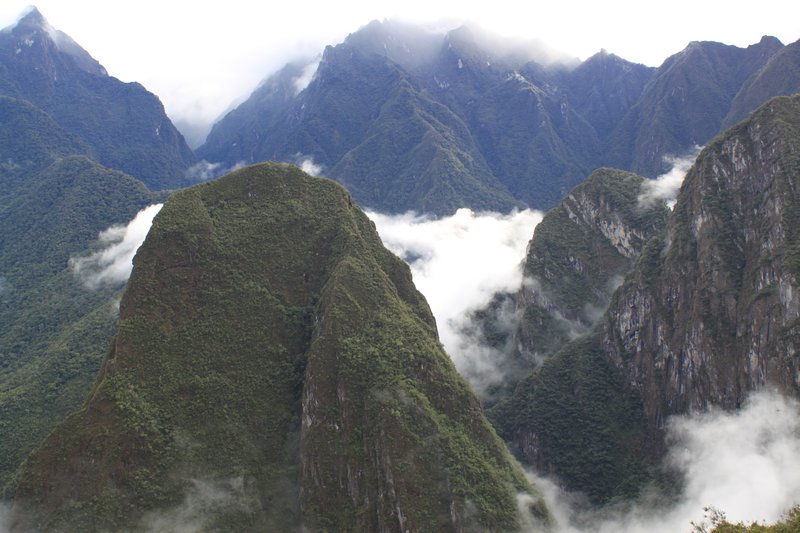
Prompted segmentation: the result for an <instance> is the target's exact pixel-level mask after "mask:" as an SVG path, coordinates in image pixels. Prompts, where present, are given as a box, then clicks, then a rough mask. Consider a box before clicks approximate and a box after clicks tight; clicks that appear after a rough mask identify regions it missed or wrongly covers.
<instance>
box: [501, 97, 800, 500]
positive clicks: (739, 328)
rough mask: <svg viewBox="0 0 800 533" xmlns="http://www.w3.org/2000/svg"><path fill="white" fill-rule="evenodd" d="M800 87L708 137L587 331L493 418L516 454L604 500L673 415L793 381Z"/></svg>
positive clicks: (651, 460) (647, 468) (798, 310)
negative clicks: (661, 221)
mask: <svg viewBox="0 0 800 533" xmlns="http://www.w3.org/2000/svg"><path fill="white" fill-rule="evenodd" d="M799 184H800V95H799V96H794V97H780V98H776V99H774V100H771V101H770V102H769V103H767V104H766V105H764V106H763V107H761V108H760V109H759V110H758V111H757V112H756V113H754V114H753V116H752V117H751V118H750V119H749V120H747V121H746V122H743V123H741V124H739V125H737V126H735V127H734V128H732V129H730V130H729V131H728V132H726V133H725V134H724V135H722V136H720V137H718V138H716V139H715V140H714V141H713V142H711V143H710V144H709V145H708V147H707V148H706V149H705V150H703V152H702V153H701V154H700V155H699V156H698V158H697V161H696V162H695V165H694V166H693V167H692V169H691V170H690V171H689V173H688V175H687V177H686V179H685V181H684V184H683V186H682V188H681V191H680V194H679V196H678V200H677V203H676V204H675V207H674V209H673V212H672V214H671V215H670V218H669V221H668V224H667V227H666V229H665V230H664V231H663V232H661V233H660V234H658V235H656V236H655V237H653V238H652V239H650V240H649V241H648V242H647V244H646V245H645V246H644V248H643V250H642V251H641V254H640V256H639V258H638V260H637V262H636V264H635V265H634V267H633V269H632V270H631V271H630V272H629V273H628V275H627V276H626V278H625V281H624V283H623V284H622V286H621V287H620V288H619V289H617V291H616V292H615V293H614V296H613V297H612V299H611V303H610V304H609V307H608V309H607V311H606V313H605V315H604V317H603V318H602V320H601V321H600V322H599V323H598V324H597V325H596V326H595V327H594V328H593V330H592V331H591V332H590V333H589V334H587V335H585V336H584V337H581V338H579V339H577V340H575V341H573V342H571V343H569V344H567V345H566V346H565V347H564V348H562V349H561V350H560V351H559V352H558V353H556V354H555V355H553V356H552V357H551V358H550V359H548V360H547V361H545V362H544V363H543V364H542V365H541V366H540V367H539V368H538V369H537V370H536V371H535V372H534V373H533V374H532V375H531V376H530V377H528V378H527V379H525V380H523V381H522V382H521V383H520V384H519V385H518V387H517V389H516V390H515V392H514V395H513V396H512V397H511V398H510V399H509V400H508V401H507V402H505V403H504V404H502V405H501V406H499V407H498V408H496V409H495V412H494V413H493V419H494V420H495V421H496V424H497V427H498V430H499V432H500V433H501V435H502V436H503V437H504V438H505V439H506V440H507V441H508V442H509V443H510V444H511V446H512V449H513V450H514V451H515V452H516V453H517V454H518V456H519V457H520V458H521V459H522V460H523V461H525V462H527V463H529V464H534V465H537V467H538V468H540V469H541V470H544V471H550V472H554V473H556V474H557V475H558V476H560V478H561V479H562V480H563V481H564V482H565V484H566V485H567V486H568V487H570V488H572V489H577V490H582V491H585V492H586V493H587V494H588V495H589V496H590V497H591V498H592V499H594V500H596V501H604V500H608V499H610V498H613V497H616V496H620V495H626V494H632V493H633V492H635V491H636V488H637V485H639V484H640V483H641V482H642V481H643V480H645V479H648V478H649V477H650V476H651V474H652V468H653V465H656V464H657V462H656V461H657V459H658V457H659V454H660V453H661V452H662V451H663V449H664V442H663V430H664V423H665V420H666V418H667V417H668V416H669V415H671V414H676V413H686V412H688V411H692V410H700V409H704V408H706V407H708V406H710V405H715V406H721V407H724V408H728V409H734V408H737V407H738V406H739V405H740V404H741V403H742V401H743V400H744V399H745V397H746V396H747V394H748V392H749V391H752V390H755V389H761V388H766V387H772V388H776V389H779V390H781V391H784V392H786V393H789V394H792V395H797V394H798V393H800V386H799V385H800V373H798V365H799V363H800V361H798V356H797V344H798V342H800V329H798V327H800V322H799V321H798V318H799V317H800V301H799V300H800V296H799V295H798V279H797V276H798V274H800V266H799V265H800V252H799V251H800V234H799V231H800V230H798V228H800V225H798V222H800V220H798V218H799V217H800V203H799V202H800V196H798V194H800V193H798V185H799Z"/></svg>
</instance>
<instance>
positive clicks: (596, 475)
mask: <svg viewBox="0 0 800 533" xmlns="http://www.w3.org/2000/svg"><path fill="white" fill-rule="evenodd" d="M644 182H645V179H644V178H642V177H641V176H637V175H636V174H631V173H628V172H623V171H620V170H613V169H600V170H597V171H595V172H594V173H593V174H592V175H591V176H590V177H589V178H587V180H586V181H585V182H584V183H582V184H581V185H579V186H578V187H576V188H575V189H573V190H572V191H571V192H570V194H569V195H568V196H567V198H565V199H564V200H563V201H562V202H561V204H560V205H559V206H558V207H556V208H553V209H552V210H550V211H549V212H548V213H547V215H545V217H544V219H543V220H542V222H541V223H539V225H538V226H537V227H536V230H535V232H534V235H533V238H532V239H531V242H530V244H529V245H528V253H527V257H526V260H525V266H524V274H525V281H524V284H523V287H522V289H521V290H520V291H519V293H517V294H516V295H514V296H513V300H514V305H515V306H516V308H517V314H518V316H519V317H520V320H519V325H518V328H517V331H516V333H515V334H514V337H515V338H514V342H512V343H508V342H506V345H509V344H510V345H512V346H515V347H516V349H517V350H518V352H517V353H515V354H512V358H511V359H512V361H513V363H514V364H515V365H516V368H515V369H514V370H516V371H517V372H516V373H511V372H508V373H507V374H509V376H512V377H513V376H515V375H516V379H509V382H508V383H506V384H505V387H503V388H501V389H500V390H498V391H496V394H495V396H494V397H493V398H491V399H490V400H491V401H492V402H495V403H493V404H492V407H491V409H490V411H489V415H490V418H491V419H492V421H493V423H494V424H495V426H496V427H497V428H498V431H499V432H500V434H501V435H502V436H503V437H504V438H505V439H506V441H507V442H508V443H509V445H510V446H511V448H512V450H513V451H515V453H516V454H517V455H518V456H519V457H520V459H522V460H523V461H524V462H526V463H527V464H530V465H533V466H535V467H536V468H537V469H538V470H539V471H542V472H550V473H555V474H557V475H558V476H559V477H560V478H561V479H562V480H563V481H564V482H565V483H566V484H567V486H568V487H570V488H572V489H577V490H581V491H583V492H585V493H587V494H588V495H589V497H590V498H592V499H594V500H595V501H603V500H604V499H607V498H609V497H611V496H624V495H630V494H632V493H633V492H634V491H635V488H636V485H637V483H638V482H640V481H641V479H643V478H644V476H645V472H644V469H643V468H642V467H641V460H642V457H640V456H639V455H637V454H638V453H639V450H641V449H642V448H643V447H644V446H645V445H646V434H645V432H644V431H643V427H642V424H641V423H640V421H639V413H640V408H639V407H638V404H637V403H636V401H631V400H630V399H629V398H626V397H625V395H624V394H623V393H622V389H623V384H622V381H621V379H620V378H619V376H618V375H617V374H616V372H615V369H614V368H613V366H612V365H610V364H609V363H608V362H606V361H604V360H603V358H602V356H601V352H600V351H599V350H597V349H596V348H594V347H593V346H592V342H591V341H588V340H586V339H582V340H580V341H574V342H573V343H572V344H568V343H569V342H570V341H571V340H572V339H575V338H576V337H577V336H579V335H587V334H588V333H589V332H590V331H591V330H592V328H593V327H594V326H595V325H596V324H597V323H598V321H600V320H601V318H602V316H603V311H604V310H605V309H606V307H607V306H608V305H609V302H610V301H611V297H612V294H613V293H614V291H615V289H616V288H617V287H618V286H619V285H620V284H621V283H622V280H623V278H624V276H625V275H626V274H627V273H628V271H629V270H630V269H631V268H632V267H633V265H634V263H635V261H636V260H637V258H638V257H639V254H640V253H641V251H642V250H643V249H644V247H645V243H647V242H648V240H649V239H650V238H652V237H653V236H654V235H658V234H659V233H660V232H661V231H663V229H664V227H665V226H666V221H667V216H668V210H667V208H666V206H665V205H664V203H663V201H662V202H647V201H645V200H643V199H642V193H643V188H642V185H643V184H644ZM489 316H490V317H491V314H490V315H489ZM490 324H491V322H490ZM565 346H566V348H565ZM554 354H555V355H554ZM551 358H552V360H551ZM539 365H541V366H540V367H539ZM537 367H539V368H538V369H536V370H535V371H534V373H533V374H531V371H533V370H534V369H535V368H537ZM523 378H524V379H523ZM587 382H588V383H587ZM622 435H627V437H625V438H621V436H622ZM620 440H622V442H620Z"/></svg>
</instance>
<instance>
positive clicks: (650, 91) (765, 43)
mask: <svg viewBox="0 0 800 533" xmlns="http://www.w3.org/2000/svg"><path fill="white" fill-rule="evenodd" d="M782 47H783V45H782V44H781V43H780V41H778V40H777V39H775V38H774V37H764V38H762V39H761V41H760V42H759V43H757V44H754V45H751V46H748V47H747V48H738V47H735V46H729V45H724V44H721V43H715V42H707V41H705V42H692V43H690V44H689V45H688V46H687V47H686V48H685V49H684V50H682V51H681V52H679V53H677V54H675V55H673V56H671V57H669V58H667V60H666V61H664V64H663V65H661V66H660V67H659V68H658V70H657V71H656V72H655V74H654V76H653V79H652V80H651V81H650V83H648V85H647V86H646V87H645V88H644V90H643V91H642V94H641V97H640V99H639V101H638V102H637V103H636V105H634V106H633V107H632V108H631V109H629V110H628V111H627V112H626V115H625V117H624V118H623V119H622V121H621V123H620V125H619V126H618V128H617V129H616V130H615V131H614V133H613V134H612V136H611V139H610V141H609V147H608V152H609V154H610V158H609V159H608V160H607V161H608V163H607V164H610V165H611V166H614V167H617V168H624V169H629V170H631V171H633V172H637V173H639V174H643V175H645V176H651V177H652V176H656V175H658V174H661V173H662V172H665V171H667V170H668V165H669V163H668V162H666V161H665V157H668V156H674V155H682V154H684V153H686V152H687V151H689V149H691V147H693V146H702V145H704V144H705V143H707V142H708V141H709V140H710V139H711V138H712V137H714V136H715V135H717V134H718V133H720V131H721V130H722V128H723V121H724V120H725V118H726V116H727V115H728V113H729V111H730V108H731V104H732V101H733V100H734V98H735V97H736V95H737V93H738V92H739V91H740V90H741V89H742V86H743V84H744V83H745V82H746V81H747V80H748V79H749V77H750V76H752V75H753V74H754V73H755V72H757V71H758V70H759V69H760V68H761V67H762V66H763V65H765V64H766V63H767V62H768V61H769V59H770V57H772V56H773V55H774V54H776V53H777V52H778V51H779V50H781V49H782ZM779 94H782V92H780V90H779V89H776V88H774V87H770V89H769V90H767V91H765V92H764V94H762V95H761V97H762V98H763V99H762V100H760V101H759V102H758V105H760V104H762V103H764V102H765V101H766V100H767V99H769V98H770V97H772V96H776V95H779ZM750 111H752V109H751V110H750Z"/></svg>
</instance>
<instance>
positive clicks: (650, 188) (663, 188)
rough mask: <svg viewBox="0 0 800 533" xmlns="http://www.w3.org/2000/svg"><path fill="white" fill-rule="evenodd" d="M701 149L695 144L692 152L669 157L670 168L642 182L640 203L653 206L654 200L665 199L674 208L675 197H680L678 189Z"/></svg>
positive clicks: (667, 161) (643, 205)
mask: <svg viewBox="0 0 800 533" xmlns="http://www.w3.org/2000/svg"><path fill="white" fill-rule="evenodd" d="M700 150H701V147H700V146H695V147H694V149H692V151H691V152H690V153H688V154H686V155H684V156H682V157H671V158H667V159H666V161H665V162H666V163H667V164H669V165H670V166H671V168H670V170H669V171H667V172H665V173H664V174H662V175H660V176H658V177H657V178H655V179H651V180H647V181H645V182H644V183H643V184H642V191H641V193H640V194H639V205H640V206H642V207H648V206H652V205H653V202H657V201H664V202H666V203H667V206H668V207H669V208H670V209H672V207H673V206H674V205H675V199H676V198H677V197H678V191H680V189H681V185H683V180H684V179H685V178H686V173H687V172H689V169H690V168H692V165H693V164H694V161H695V159H697V156H698V155H699V154H700Z"/></svg>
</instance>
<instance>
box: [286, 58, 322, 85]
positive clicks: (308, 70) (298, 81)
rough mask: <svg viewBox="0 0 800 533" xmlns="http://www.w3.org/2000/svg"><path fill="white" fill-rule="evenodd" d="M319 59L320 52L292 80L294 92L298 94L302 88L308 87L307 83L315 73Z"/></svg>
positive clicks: (320, 59)
mask: <svg viewBox="0 0 800 533" xmlns="http://www.w3.org/2000/svg"><path fill="white" fill-rule="evenodd" d="M321 61H322V54H319V55H317V57H315V58H314V60H313V61H311V62H310V63H309V64H308V65H306V66H305V67H303V72H301V73H300V75H299V76H298V77H296V78H295V79H294V80H292V81H293V82H294V90H295V94H299V93H300V92H301V91H302V90H303V89H305V88H306V87H308V84H309V83H311V80H313V79H314V74H316V73H317V69H318V68H319V64H320V62H321Z"/></svg>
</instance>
